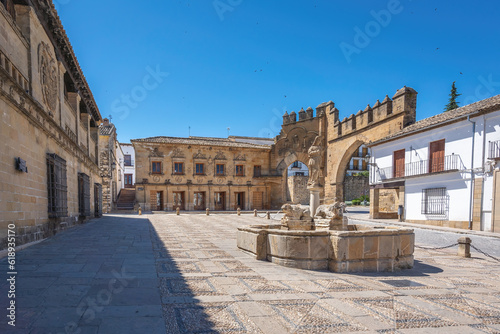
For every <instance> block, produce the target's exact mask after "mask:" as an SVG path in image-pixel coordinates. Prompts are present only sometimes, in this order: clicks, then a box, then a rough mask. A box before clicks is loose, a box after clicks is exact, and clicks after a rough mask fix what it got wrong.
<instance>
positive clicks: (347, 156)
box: [334, 135, 369, 200]
mask: <svg viewBox="0 0 500 334" xmlns="http://www.w3.org/2000/svg"><path fill="white" fill-rule="evenodd" d="M368 142H369V140H368V138H366V137H365V136H362V135H360V136H356V137H355V138H353V140H352V142H351V143H350V145H349V147H348V148H347V149H346V150H345V153H344V154H343V155H342V158H341V159H340V160H339V161H338V164H337V168H336V170H334V171H335V184H336V185H341V184H343V183H344V179H345V174H346V171H347V167H348V164H349V162H350V160H351V157H352V155H353V154H354V152H356V150H357V149H358V148H359V147H360V146H361V145H363V144H367V143H368ZM335 196H336V197H337V198H338V199H341V200H344V187H342V186H337V187H336V191H335Z"/></svg>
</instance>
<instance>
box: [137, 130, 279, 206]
mask: <svg viewBox="0 0 500 334" xmlns="http://www.w3.org/2000/svg"><path fill="white" fill-rule="evenodd" d="M131 142H132V144H133V146H134V150H135V163H136V188H135V189H136V202H137V203H138V204H139V205H140V206H141V208H142V209H143V210H147V211H150V210H152V211H156V210H158V211H165V210H166V211H170V210H175V209H176V208H177V207H179V208H180V209H181V210H206V208H209V209H210V210H236V209H237V208H240V209H242V210H253V209H258V210H264V209H265V210H267V209H276V208H278V207H279V206H280V205H281V203H282V202H283V199H282V196H281V181H282V180H281V175H275V174H273V173H272V170H271V166H270V151H271V143H272V140H266V139H262V138H247V137H230V138H201V137H189V138H174V137H152V138H143V139H135V140H131Z"/></svg>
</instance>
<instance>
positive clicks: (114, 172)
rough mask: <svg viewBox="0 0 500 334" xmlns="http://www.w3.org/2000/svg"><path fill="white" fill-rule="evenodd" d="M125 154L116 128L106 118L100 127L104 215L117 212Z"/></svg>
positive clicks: (100, 164)
mask: <svg viewBox="0 0 500 334" xmlns="http://www.w3.org/2000/svg"><path fill="white" fill-rule="evenodd" d="M120 160H123V152H122V149H121V146H120V143H119V142H118V139H117V133H116V127H115V125H114V124H113V123H110V122H109V119H107V118H105V119H104V120H103V123H102V124H101V125H100V126H99V173H100V176H101V178H102V208H103V212H104V213H108V212H111V211H113V210H116V201H117V199H118V195H119V192H120V189H121V188H122V182H123V174H124V167H123V162H122V161H120Z"/></svg>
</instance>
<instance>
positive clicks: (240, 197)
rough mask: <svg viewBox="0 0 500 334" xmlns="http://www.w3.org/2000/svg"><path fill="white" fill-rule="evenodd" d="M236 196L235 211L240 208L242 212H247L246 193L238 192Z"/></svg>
mask: <svg viewBox="0 0 500 334" xmlns="http://www.w3.org/2000/svg"><path fill="white" fill-rule="evenodd" d="M234 195H235V200H234V209H235V210H237V209H238V208H240V209H241V210H245V193H244V192H238V193H234Z"/></svg>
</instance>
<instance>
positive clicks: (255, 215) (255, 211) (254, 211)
mask: <svg viewBox="0 0 500 334" xmlns="http://www.w3.org/2000/svg"><path fill="white" fill-rule="evenodd" d="M253 216H254V217H257V209H255V210H253Z"/></svg>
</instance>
